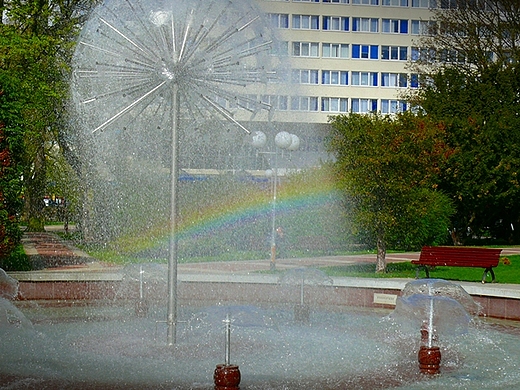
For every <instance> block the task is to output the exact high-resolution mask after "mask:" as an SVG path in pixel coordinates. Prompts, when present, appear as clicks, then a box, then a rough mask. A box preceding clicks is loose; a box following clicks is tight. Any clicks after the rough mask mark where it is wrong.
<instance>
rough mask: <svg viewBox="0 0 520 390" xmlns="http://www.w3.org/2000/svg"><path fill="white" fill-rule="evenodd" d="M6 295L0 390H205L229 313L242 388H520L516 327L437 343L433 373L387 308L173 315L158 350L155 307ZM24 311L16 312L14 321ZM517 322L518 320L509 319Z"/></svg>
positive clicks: (478, 325) (475, 323)
mask: <svg viewBox="0 0 520 390" xmlns="http://www.w3.org/2000/svg"><path fill="white" fill-rule="evenodd" d="M54 303H55V305H53V307H42V306H40V305H38V303H37V302H29V301H25V302H18V303H17V304H18V306H20V308H19V309H20V311H19V310H18V308H17V307H15V306H13V304H12V303H11V302H10V301H8V300H5V299H2V301H1V309H2V312H5V313H8V314H7V317H9V318H8V319H7V320H4V321H3V323H2V345H1V346H0V349H1V351H0V352H1V353H0V356H1V357H0V360H1V364H0V383H1V385H2V387H1V388H9V389H26V388H56V387H61V388H70V389H97V388H100V389H101V388H103V389H122V388H125V389H134V388H135V389H137V388H140V389H201V390H202V389H208V390H209V389H212V388H213V382H212V374H213V370H214V367H215V365H216V364H218V363H222V362H223V361H224V344H225V340H224V324H223V322H222V318H224V316H225V314H226V313H231V315H232V316H234V317H235V318H237V319H236V321H235V322H232V331H231V353H230V356H231V363H233V364H238V365H239V366H240V371H241V373H242V382H241V385H240V388H241V389H251V390H252V389H262V390H267V389H280V390H281V389H303V388H305V389H331V390H332V389H354V388H355V389H389V388H396V387H398V388H400V389H427V388H432V389H439V388H443V389H460V388H464V389H481V388H488V389H504V388H517V387H518V386H519V385H520V374H519V373H518V371H517V370H516V364H517V361H518V355H519V352H518V351H519V350H520V348H519V341H518V336H519V335H520V328H518V327H514V326H511V325H510V324H507V325H506V324H504V323H502V324H497V323H490V322H483V321H480V320H472V321H471V323H470V324H469V326H467V327H466V328H465V330H464V331H461V332H457V333H455V334H450V335H449V337H445V338H443V335H442V334H439V340H438V342H439V345H440V346H441V349H442V353H443V359H442V365H441V374H440V375H435V376H425V375H422V374H421V373H420V372H419V370H418V366H417V349H418V346H419V343H420V334H419V330H418V329H409V328H407V327H406V326H405V327H403V326H402V324H401V323H400V321H398V320H395V314H396V313H395V312H393V313H392V312H390V311H389V310H378V311H374V310H362V309H352V308H335V309H334V310H326V309H325V308H321V309H315V310H313V311H312V312H311V316H310V320H309V322H307V323H305V324H304V325H303V324H301V323H298V322H295V321H294V319H293V313H292V307H289V306H287V305H272V304H269V305H261V304H260V305H255V306H252V305H247V304H244V305H239V306H237V305H225V304H221V305H209V306H206V305H201V306H182V307H180V308H179V319H180V321H179V329H178V332H179V340H178V342H177V344H176V345H175V346H174V347H173V348H172V347H167V346H165V344H164V334H165V332H166V324H165V323H164V321H163V320H164V315H165V313H164V311H165V309H164V307H163V305H151V307H150V310H149V312H148V316H147V317H146V318H136V316H135V313H134V306H133V305H131V304H129V303H128V302H127V303H126V304H119V305H113V304H111V305H97V306H69V305H61V306H60V304H59V302H54ZM22 313H23V314H22ZM516 325H518V324H516Z"/></svg>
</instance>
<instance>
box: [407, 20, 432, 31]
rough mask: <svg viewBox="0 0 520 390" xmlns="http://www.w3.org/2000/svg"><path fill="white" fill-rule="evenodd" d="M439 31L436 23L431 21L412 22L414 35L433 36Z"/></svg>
mask: <svg viewBox="0 0 520 390" xmlns="http://www.w3.org/2000/svg"><path fill="white" fill-rule="evenodd" d="M436 29H437V27H436V24H435V22H432V21H429V20H412V23H411V31H410V33H411V34H412V35H431V34H433V33H435V30H436Z"/></svg>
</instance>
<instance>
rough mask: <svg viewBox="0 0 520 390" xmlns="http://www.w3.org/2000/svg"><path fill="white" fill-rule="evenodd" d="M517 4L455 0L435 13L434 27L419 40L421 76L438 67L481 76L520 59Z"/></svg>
mask: <svg viewBox="0 0 520 390" xmlns="http://www.w3.org/2000/svg"><path fill="white" fill-rule="evenodd" d="M518 15H520V2H518V0H456V1H454V2H449V4H444V3H441V6H440V7H439V8H434V9H433V19H434V20H435V22H434V23H431V24H430V29H429V31H427V34H425V35H423V36H422V37H421V39H420V40H419V46H420V47H421V48H424V49H426V50H422V51H421V53H422V54H423V55H421V56H420V57H419V58H418V59H417V61H414V65H415V66H418V67H419V69H420V70H421V72H422V73H425V72H427V73H431V71H432V70H433V71H435V70H437V69H438V68H439V67H441V68H445V67H450V68H457V69H459V70H461V71H462V73H465V74H468V73H476V74H478V73H481V72H483V71H484V70H486V69H487V68H489V67H493V66H495V65H498V66H500V67H501V66H505V65H508V64H511V63H517V62H518V60H519V59H520V51H519V50H520V46H519V45H520V18H519V17H518Z"/></svg>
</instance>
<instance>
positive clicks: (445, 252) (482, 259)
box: [412, 246, 502, 283]
mask: <svg viewBox="0 0 520 390" xmlns="http://www.w3.org/2000/svg"><path fill="white" fill-rule="evenodd" d="M501 251H502V249H489V248H473V247H471V248H470V247H460V246H424V247H423V248H422V250H421V255H420V256H419V260H412V264H416V265H417V266H418V267H417V270H416V274H415V276H416V278H418V277H419V271H420V269H421V268H424V270H425V272H426V277H427V278H429V277H430V272H429V270H428V267H437V266H448V267H477V268H484V274H483V275H482V283H485V282H486V277H487V274H488V273H489V274H491V282H494V281H495V273H494V272H493V267H496V266H497V265H498V261H499V258H500V252H501Z"/></svg>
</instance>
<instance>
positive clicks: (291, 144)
mask: <svg viewBox="0 0 520 390" xmlns="http://www.w3.org/2000/svg"><path fill="white" fill-rule="evenodd" d="M251 144H252V145H253V147H255V148H258V149H260V148H263V147H264V146H265V145H266V144H267V136H266V135H265V133H264V132H262V131H255V132H254V133H253V134H252V141H251ZM299 147H300V138H298V136H297V135H295V134H291V133H288V132H287V131H281V132H279V133H278V134H276V136H275V137H274V147H273V148H272V150H271V151H266V152H260V153H264V154H271V155H273V157H274V158H273V160H274V161H273V168H272V170H268V171H266V176H267V174H268V172H269V171H271V183H272V193H273V201H272V209H271V261H270V263H269V269H270V270H271V271H274V270H275V269H276V234H277V231H276V196H277V191H278V150H279V149H280V150H282V151H283V150H289V151H294V150H298V148H299Z"/></svg>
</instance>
